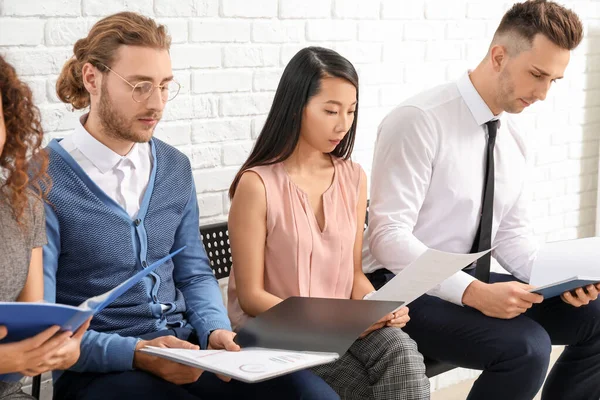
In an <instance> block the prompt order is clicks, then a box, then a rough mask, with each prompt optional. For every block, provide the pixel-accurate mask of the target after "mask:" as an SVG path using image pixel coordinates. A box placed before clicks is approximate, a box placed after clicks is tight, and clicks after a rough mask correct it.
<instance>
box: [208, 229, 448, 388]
mask: <svg viewBox="0 0 600 400" xmlns="http://www.w3.org/2000/svg"><path fill="white" fill-rule="evenodd" d="M365 225H366V223H365ZM200 236H201V237H202V242H203V243H204V249H205V250H206V254H207V255H208V259H209V260H210V266H211V267H212V270H213V273H214V274H215V276H216V278H217V279H221V278H226V277H228V276H229V273H230V272H231V265H232V258H231V248H230V247H229V230H228V229H227V223H226V222H222V223H217V224H211V225H205V226H201V227H200ZM425 367H426V375H427V376H428V377H429V378H432V377H434V376H436V375H439V374H442V373H444V372H447V371H450V370H452V369H454V368H456V367H455V366H453V365H450V364H445V363H442V362H440V361H437V360H433V359H430V358H425Z"/></svg>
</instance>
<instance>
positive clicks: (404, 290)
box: [368, 249, 491, 305]
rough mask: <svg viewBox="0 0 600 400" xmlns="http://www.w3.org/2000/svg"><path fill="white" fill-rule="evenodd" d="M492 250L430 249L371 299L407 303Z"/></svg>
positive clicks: (370, 298)
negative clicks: (466, 252) (462, 251)
mask: <svg viewBox="0 0 600 400" xmlns="http://www.w3.org/2000/svg"><path fill="white" fill-rule="evenodd" d="M490 251H491V250H486V251H482V252H479V253H472V254H456V253H447V252H444V251H439V250H434V249H427V251H425V253H423V254H422V255H421V256H420V257H419V258H417V259H416V260H415V261H414V262H413V263H411V264H410V265H409V266H407V267H406V268H404V269H403V270H402V271H401V272H400V273H399V274H398V275H396V276H395V277H394V279H392V280H390V281H389V282H388V283H386V284H385V285H384V286H383V287H382V288H381V289H379V290H378V291H377V292H375V293H374V294H373V295H372V296H371V297H369V298H368V300H388V301H404V305H406V304H409V303H410V302H412V301H413V300H415V299H417V298H419V297H421V296H422V295H424V294H425V293H427V292H428V291H430V290H431V289H433V288H435V287H436V286H437V285H439V284H440V283H442V282H443V281H445V280H446V279H448V278H450V277H451V276H452V275H454V274H455V273H457V272H459V271H460V270H462V269H463V268H464V267H466V266H468V265H469V264H471V263H473V262H475V261H476V260H478V259H479V258H481V257H482V256H483V255H485V254H487V253H489V252H490Z"/></svg>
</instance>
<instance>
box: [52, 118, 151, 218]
mask: <svg viewBox="0 0 600 400" xmlns="http://www.w3.org/2000/svg"><path fill="white" fill-rule="evenodd" d="M86 120H87V114H86V115H84V116H82V117H81V119H80V120H79V123H78V124H77V127H76V128H75V130H74V131H73V134H72V135H71V136H69V137H67V138H65V139H63V140H61V141H60V144H61V146H62V147H63V148H64V149H65V150H66V151H67V152H68V153H69V154H70V155H71V157H73V158H74V159H75V161H77V163H78V164H79V166H80V167H81V168H82V169H83V171H84V172H85V173H86V174H87V175H88V176H89V177H90V178H91V179H92V181H94V183H95V184H96V185H98V187H99V188H100V189H102V191H104V193H106V194H107V195H108V196H109V197H110V198H111V199H113V200H114V201H116V202H117V203H118V204H119V205H121V207H123V209H124V210H125V211H127V214H129V216H130V217H131V218H135V217H136V216H137V213H138V211H139V210H140V206H141V204H142V200H143V198H144V193H145V192H146V188H147V187H148V182H149V181H150V174H151V172H152V162H153V159H152V149H151V147H150V144H149V143H136V144H134V145H133V147H132V148H131V150H130V151H129V153H128V154H127V155H125V156H121V155H119V154H117V153H115V152H114V151H112V150H111V149H109V148H108V147H106V146H105V145H103V144H102V143H100V142H99V141H98V140H96V138H94V137H93V136H92V135H90V133H89V132H88V131H87V130H86V129H85V128H84V127H83V125H84V124H85V121H86Z"/></svg>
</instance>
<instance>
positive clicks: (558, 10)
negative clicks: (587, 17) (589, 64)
mask: <svg viewBox="0 0 600 400" xmlns="http://www.w3.org/2000/svg"><path fill="white" fill-rule="evenodd" d="M505 34H516V35H518V36H520V37H522V38H523V39H525V40H526V41H527V42H528V44H529V45H530V46H531V45H532V44H533V39H534V38H535V36H536V35H537V34H542V35H544V36H545V37H546V38H548V39H549V40H550V41H551V42H552V43H554V44H556V45H557V46H559V47H561V48H563V49H566V50H573V49H574V48H576V47H577V46H578V45H579V43H581V40H582V39H583V26H582V24H581V20H580V19H579V17H578V16H577V14H575V12H573V11H572V10H569V9H567V8H565V7H563V6H561V5H559V4H557V3H554V2H552V1H547V0H528V1H525V2H522V3H516V4H515V5H513V6H512V7H511V8H510V10H508V11H507V12H506V14H504V17H502V21H500V25H499V26H498V29H496V33H495V34H494V42H495V41H496V39H497V37H499V36H503V35H505Z"/></svg>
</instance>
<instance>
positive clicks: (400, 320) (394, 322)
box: [386, 307, 410, 328]
mask: <svg viewBox="0 0 600 400" xmlns="http://www.w3.org/2000/svg"><path fill="white" fill-rule="evenodd" d="M392 315H393V317H392V319H390V320H389V321H388V322H387V323H386V326H390V327H392V328H404V327H405V326H406V324H407V323H408V321H410V317H409V316H408V307H402V308H401V309H399V310H397V311H396V312H394V313H392Z"/></svg>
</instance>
